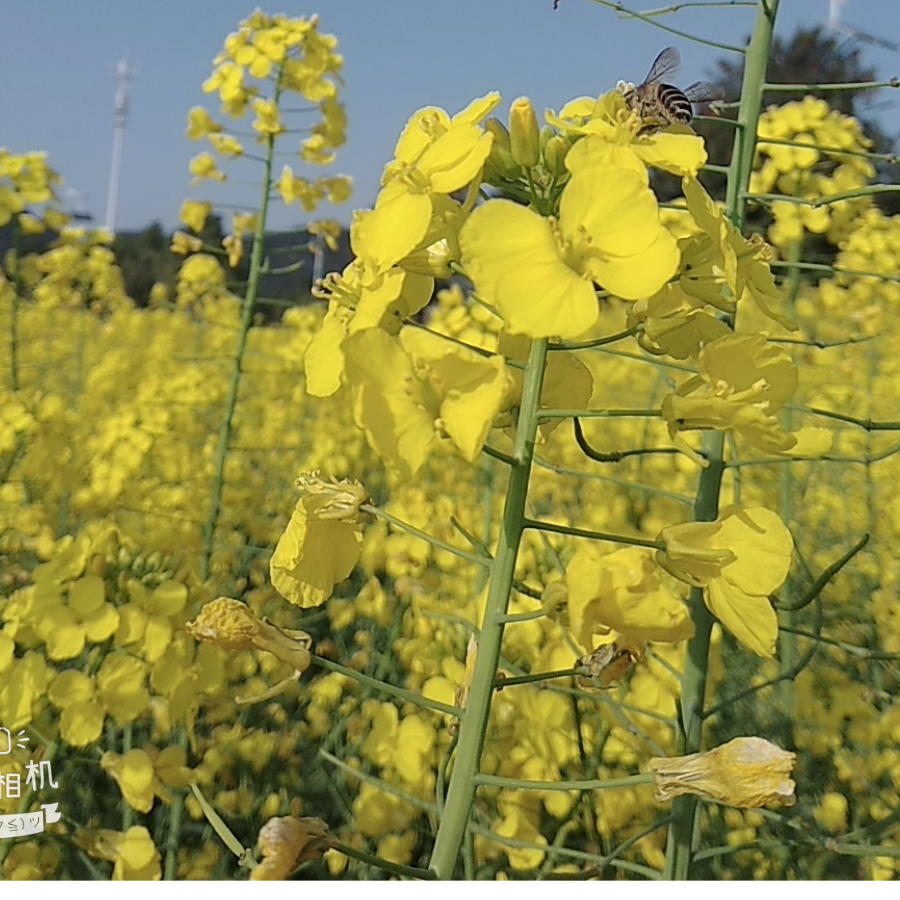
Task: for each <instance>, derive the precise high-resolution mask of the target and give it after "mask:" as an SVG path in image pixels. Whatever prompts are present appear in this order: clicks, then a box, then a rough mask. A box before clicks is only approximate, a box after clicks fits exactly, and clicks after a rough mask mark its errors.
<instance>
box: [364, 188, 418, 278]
mask: <svg viewBox="0 0 900 900" xmlns="http://www.w3.org/2000/svg"><path fill="white" fill-rule="evenodd" d="M430 221H431V200H430V198H429V197H427V196H426V195H425V194H421V193H411V192H410V191H409V190H408V189H407V188H406V186H405V185H404V184H403V183H401V182H400V181H392V182H391V183H390V184H388V186H387V187H385V188H383V189H382V191H381V193H380V194H379V195H378V199H377V200H376V201H375V209H370V210H358V211H357V212H355V213H354V214H353V222H352V224H351V226H350V242H351V244H352V245H353V250H354V252H355V253H356V254H357V256H359V257H360V258H361V259H363V260H365V261H366V263H368V264H369V265H370V266H371V267H372V268H373V269H375V270H376V271H382V270H384V269H389V268H390V267H391V266H392V265H394V263H396V262H397V261H398V260H401V259H403V257H404V256H407V255H408V254H409V253H411V252H412V251H413V250H414V249H415V247H416V245H417V244H418V243H419V241H421V240H422V238H423V237H424V236H425V233H426V232H427V231H428V223H429V222H430Z"/></svg>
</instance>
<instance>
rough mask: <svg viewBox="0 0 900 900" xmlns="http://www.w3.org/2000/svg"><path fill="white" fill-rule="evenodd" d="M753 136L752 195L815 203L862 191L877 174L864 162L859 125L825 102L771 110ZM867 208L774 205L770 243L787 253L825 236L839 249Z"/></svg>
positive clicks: (809, 100) (859, 204)
mask: <svg viewBox="0 0 900 900" xmlns="http://www.w3.org/2000/svg"><path fill="white" fill-rule="evenodd" d="M757 134H758V135H759V143H758V144H757V148H756V154H757V167H758V168H757V169H756V171H754V173H753V175H752V177H751V179H750V191H751V193H755V194H767V193H771V192H773V191H777V192H779V193H781V194H784V195H786V196H787V197H790V198H796V199H797V200H799V201H817V200H822V199H826V198H828V197H829V196H831V195H834V194H843V193H845V192H853V191H854V190H857V189H859V188H862V187H864V186H865V185H866V184H868V182H869V180H870V179H871V178H872V176H873V175H874V174H875V168H874V166H873V165H872V163H871V162H870V161H869V160H868V159H867V158H866V151H868V149H869V148H870V147H871V145H872V142H871V141H870V140H869V139H868V138H867V137H866V136H865V134H863V130H862V127H861V126H860V124H859V122H858V121H857V120H856V119H854V118H852V117H851V116H845V115H843V114H842V113H839V112H837V111H836V110H833V109H831V108H830V107H829V106H828V104H827V103H826V102H825V101H824V100H821V99H816V98H814V97H806V98H805V99H804V100H802V101H799V102H795V103H786V104H785V105H784V106H777V107H771V108H770V109H769V110H767V111H766V112H765V113H764V114H763V115H762V116H761V117H760V120H759V126H758V129H757ZM870 204H871V199H870V198H867V197H860V198H857V199H846V200H838V201H835V202H832V203H827V204H826V205H822V206H813V205H809V204H808V203H803V202H800V203H797V202H791V201H790V200H775V201H774V202H773V203H772V205H771V211H772V215H773V216H774V218H775V221H774V223H773V224H772V225H771V227H770V228H769V233H768V237H769V240H770V241H771V242H772V243H773V244H774V245H775V246H776V247H778V248H779V249H782V250H787V248H788V247H789V246H790V245H791V243H792V242H797V241H800V240H802V239H803V235H804V233H805V232H810V233H812V234H824V235H826V237H827V238H828V240H829V241H830V242H831V243H833V244H837V243H839V242H840V241H841V240H843V239H844V238H845V237H846V235H847V233H848V231H849V230H850V228H851V226H852V223H853V221H854V220H855V219H856V217H857V216H858V215H859V214H860V213H861V212H862V211H863V210H865V209H866V208H867V207H868V206H869V205H870Z"/></svg>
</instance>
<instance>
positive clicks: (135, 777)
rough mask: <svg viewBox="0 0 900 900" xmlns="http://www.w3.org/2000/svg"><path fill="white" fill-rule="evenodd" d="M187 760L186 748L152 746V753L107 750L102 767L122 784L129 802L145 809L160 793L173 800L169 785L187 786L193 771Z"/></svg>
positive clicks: (134, 807)
mask: <svg viewBox="0 0 900 900" xmlns="http://www.w3.org/2000/svg"><path fill="white" fill-rule="evenodd" d="M184 763H185V751H184V749H183V748H181V747H174V746H173V747H167V748H166V749H165V750H163V751H162V752H160V751H158V750H156V749H155V748H152V753H151V752H148V751H147V750H129V751H128V753H126V754H125V755H124V756H119V754H118V753H110V752H106V753H104V754H103V755H102V756H101V757H100V768H102V769H103V771H104V772H106V773H107V774H108V775H109V776H110V777H111V778H113V780H114V781H115V782H116V783H117V784H118V785H119V788H120V790H121V791H122V796H123V797H124V799H125V802H126V803H127V804H128V805H129V806H130V807H131V808H132V809H136V810H137V811H138V812H144V813H146V812H150V810H151V809H152V808H153V804H154V802H155V799H156V797H159V798H160V799H161V800H163V801H165V802H166V803H172V801H173V800H174V799H175V798H174V795H173V794H172V792H171V791H170V790H169V787H179V788H185V787H187V785H188V783H189V780H190V777H191V773H190V770H189V769H188V768H187V767H186V766H185V764H184ZM167 785H168V786H169V787H167Z"/></svg>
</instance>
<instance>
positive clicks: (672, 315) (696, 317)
mask: <svg viewBox="0 0 900 900" xmlns="http://www.w3.org/2000/svg"><path fill="white" fill-rule="evenodd" d="M679 244H682V246H683V241H679ZM701 305H702V304H701V303H700V301H698V300H696V299H695V298H693V297H690V296H689V295H688V294H685V293H684V291H681V290H679V289H678V288H677V287H676V286H674V285H672V284H667V285H665V287H663V289H662V290H661V291H660V292H659V293H658V294H656V295H655V296H654V297H651V298H650V299H649V300H638V302H637V303H635V304H634V305H633V306H632V307H630V308H629V310H628V325H629V327H631V328H634V327H635V326H636V325H638V324H640V325H641V326H642V328H641V332H640V334H639V335H638V342H639V343H640V345H641V346H642V347H643V348H644V349H645V350H646V351H647V352H648V353H652V354H654V355H662V354H666V355H668V356H672V357H674V358H675V359H687V358H688V357H691V358H692V359H697V357H698V356H699V354H700V351H701V350H702V349H703V348H704V347H705V346H706V345H707V344H709V343H711V342H712V341H714V340H716V338H720V337H725V336H727V335H729V334H732V331H731V329H730V328H729V327H728V326H727V325H726V324H725V323H724V322H721V321H719V320H718V319H717V318H715V316H712V315H710V314H709V313H706V312H703V311H701V310H700V309H699V308H698V307H699V306H701Z"/></svg>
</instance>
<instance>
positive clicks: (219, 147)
mask: <svg viewBox="0 0 900 900" xmlns="http://www.w3.org/2000/svg"><path fill="white" fill-rule="evenodd" d="M209 142H210V143H211V144H212V145H213V147H215V149H216V153H218V154H219V156H231V157H238V156H243V155H244V145H243V144H242V143H241V142H240V141H239V140H238V139H237V138H236V137H234V136H233V135H230V134H211V135H209Z"/></svg>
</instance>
